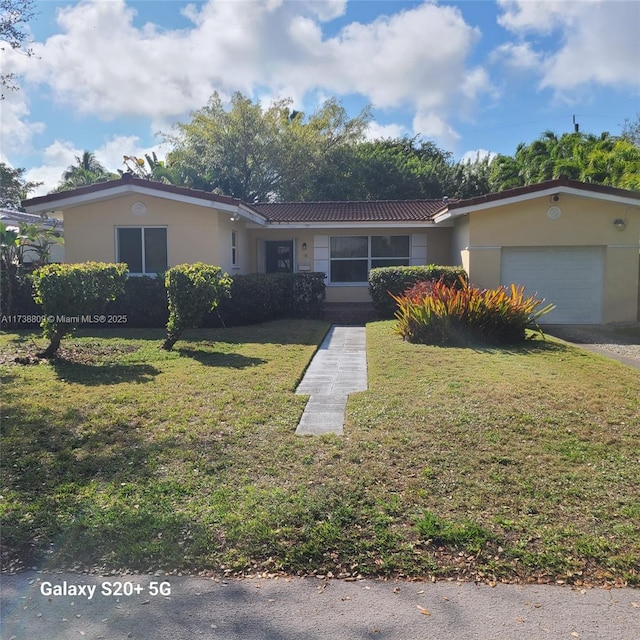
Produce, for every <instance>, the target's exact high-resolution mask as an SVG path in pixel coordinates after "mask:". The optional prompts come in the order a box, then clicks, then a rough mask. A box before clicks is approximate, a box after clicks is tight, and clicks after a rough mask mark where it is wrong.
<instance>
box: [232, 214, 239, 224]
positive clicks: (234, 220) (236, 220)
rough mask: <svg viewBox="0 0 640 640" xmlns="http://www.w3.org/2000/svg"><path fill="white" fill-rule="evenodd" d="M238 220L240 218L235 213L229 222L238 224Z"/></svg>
mask: <svg viewBox="0 0 640 640" xmlns="http://www.w3.org/2000/svg"><path fill="white" fill-rule="evenodd" d="M238 220H240V216H239V215H238V214H237V213H232V214H231V222H238Z"/></svg>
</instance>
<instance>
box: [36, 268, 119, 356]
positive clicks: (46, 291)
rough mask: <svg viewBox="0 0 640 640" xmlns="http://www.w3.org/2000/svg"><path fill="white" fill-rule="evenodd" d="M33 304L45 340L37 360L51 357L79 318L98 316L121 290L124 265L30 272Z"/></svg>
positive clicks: (77, 322)
mask: <svg viewBox="0 0 640 640" xmlns="http://www.w3.org/2000/svg"><path fill="white" fill-rule="evenodd" d="M32 278H33V284H34V288H35V292H36V293H35V296H34V299H35V301H36V302H37V303H38V304H40V305H42V313H43V314H44V316H45V318H44V320H43V321H42V322H41V323H40V326H41V327H42V329H43V334H44V336H45V337H46V338H48V339H49V345H48V346H47V348H46V349H45V350H44V351H42V352H41V353H39V354H38V357H42V358H52V357H54V356H55V354H56V352H57V350H58V348H59V347H60V341H61V340H62V338H63V337H64V336H66V335H68V334H70V333H71V332H72V331H73V330H74V329H75V327H76V325H78V324H79V323H80V322H83V320H82V318H83V316H89V317H93V316H94V315H96V314H101V313H102V312H103V310H104V308H105V306H106V304H107V302H108V301H109V300H115V299H116V298H117V297H118V296H119V295H120V294H121V293H122V292H123V290H124V283H125V281H126V279H127V265H126V264H124V263H118V264H107V263H104V262H83V263H80V264H48V265H45V266H44V267H40V268H38V269H36V270H35V271H34V272H33V276H32Z"/></svg>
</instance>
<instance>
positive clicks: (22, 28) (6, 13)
mask: <svg viewBox="0 0 640 640" xmlns="http://www.w3.org/2000/svg"><path fill="white" fill-rule="evenodd" d="M34 6H35V0H0V42H1V43H2V44H1V45H0V51H4V50H5V47H10V48H11V49H13V50H14V51H19V52H21V53H22V54H23V55H25V56H29V57H31V56H32V55H33V51H32V50H31V48H30V47H29V45H28V34H27V31H26V26H27V24H28V23H29V21H30V20H31V19H32V18H33V17H34V16H35V11H34ZM0 87H1V88H2V91H3V93H2V95H1V96H0V99H3V98H4V91H5V90H9V91H16V90H17V89H18V88H19V87H18V83H17V78H16V75H15V74H14V73H2V74H0Z"/></svg>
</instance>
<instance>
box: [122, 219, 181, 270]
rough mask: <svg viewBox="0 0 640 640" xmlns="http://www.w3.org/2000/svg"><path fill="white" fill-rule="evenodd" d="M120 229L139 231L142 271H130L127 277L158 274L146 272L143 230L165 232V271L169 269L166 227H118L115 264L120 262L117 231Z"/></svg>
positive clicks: (167, 232)
mask: <svg viewBox="0 0 640 640" xmlns="http://www.w3.org/2000/svg"><path fill="white" fill-rule="evenodd" d="M120 229H140V231H141V233H140V242H141V245H142V246H141V257H142V271H130V272H129V275H131V276H155V275H157V274H158V272H157V271H147V269H146V266H147V257H146V255H145V242H144V233H145V229H164V230H165V232H166V233H165V242H166V251H167V269H168V268H169V231H168V227H166V226H163V225H144V226H143V225H131V226H128V225H120V226H117V227H116V228H115V244H116V262H122V260H121V258H120V242H119V238H118V231H119V230H120Z"/></svg>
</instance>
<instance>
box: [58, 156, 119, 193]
mask: <svg viewBox="0 0 640 640" xmlns="http://www.w3.org/2000/svg"><path fill="white" fill-rule="evenodd" d="M117 177H118V176H117V175H115V174H113V173H110V172H109V171H107V170H106V169H105V168H104V167H103V166H102V165H101V164H100V162H99V161H98V160H97V158H96V156H95V154H94V153H92V152H91V151H85V152H83V154H82V156H80V157H78V156H76V162H75V164H72V165H69V166H68V167H67V169H66V170H65V171H64V172H63V173H62V180H61V182H60V184H59V185H58V186H57V187H56V188H55V189H54V191H68V190H69V189H76V188H78V187H84V186H86V185H89V184H95V183H96V182H106V181H107V180H111V179H113V178H117Z"/></svg>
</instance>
